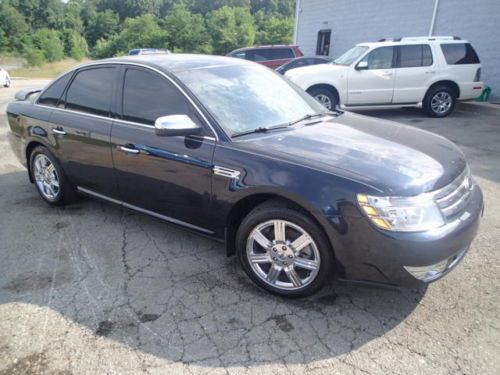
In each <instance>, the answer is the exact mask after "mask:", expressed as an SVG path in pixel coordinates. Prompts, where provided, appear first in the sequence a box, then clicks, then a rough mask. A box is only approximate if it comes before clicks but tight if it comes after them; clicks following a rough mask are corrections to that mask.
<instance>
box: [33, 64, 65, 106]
mask: <svg viewBox="0 0 500 375" xmlns="http://www.w3.org/2000/svg"><path fill="white" fill-rule="evenodd" d="M72 75H73V72H71V73H68V74H66V75H64V76H62V77H61V78H59V79H58V80H57V81H55V82H54V83H53V84H52V85H51V86H50V87H49V88H48V89H47V90H45V91H44V93H43V94H42V95H41V96H40V98H39V99H38V103H39V104H43V105H48V106H51V107H55V106H57V102H58V101H59V99H60V98H61V96H62V94H63V92H64V89H65V88H66V86H67V85H68V82H69V80H70V79H71V76H72Z"/></svg>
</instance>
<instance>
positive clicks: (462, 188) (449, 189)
mask: <svg viewBox="0 0 500 375" xmlns="http://www.w3.org/2000/svg"><path fill="white" fill-rule="evenodd" d="M473 189H474V184H473V183H472V178H471V176H470V172H469V168H468V167H467V168H466V169H465V171H464V172H462V174H460V176H458V177H457V178H456V179H455V180H454V181H453V182H452V183H450V184H449V185H447V186H445V187H444V188H443V189H441V190H440V191H438V192H437V193H436V195H435V197H434V199H435V200H436V202H437V205H438V207H439V208H440V210H441V212H442V213H443V216H444V217H445V218H446V219H447V220H453V219H455V218H456V217H458V216H460V215H462V213H463V212H464V209H465V207H466V206H467V202H468V200H469V197H470V195H471V192H472V190H473Z"/></svg>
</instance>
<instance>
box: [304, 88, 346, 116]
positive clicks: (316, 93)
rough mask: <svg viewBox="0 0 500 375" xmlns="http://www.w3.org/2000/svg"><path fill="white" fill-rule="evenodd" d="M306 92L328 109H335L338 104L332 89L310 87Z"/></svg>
mask: <svg viewBox="0 0 500 375" xmlns="http://www.w3.org/2000/svg"><path fill="white" fill-rule="evenodd" d="M307 92H308V93H309V95H311V96H312V97H313V98H314V99H316V100H317V101H318V102H319V103H320V104H322V105H323V107H325V108H326V109H328V110H329V111H333V110H335V108H336V107H337V106H338V105H339V98H338V96H337V94H336V93H335V92H333V90H328V89H326V88H323V87H318V88H313V89H310V90H308V91H307Z"/></svg>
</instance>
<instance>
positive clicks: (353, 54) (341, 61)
mask: <svg viewBox="0 0 500 375" xmlns="http://www.w3.org/2000/svg"><path fill="white" fill-rule="evenodd" d="M367 49H368V47H366V46H356V47H353V48H351V49H350V50H349V51H347V52H346V53H344V54H343V55H342V56H340V57H339V58H338V59H336V60H334V61H333V62H334V63H335V64H337V65H351V64H352V63H353V62H354V61H356V60H357V59H358V57H360V56H361V55H362V54H363V53H365V52H366V50H367Z"/></svg>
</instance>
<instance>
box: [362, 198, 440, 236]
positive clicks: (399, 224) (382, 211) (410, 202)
mask: <svg viewBox="0 0 500 375" xmlns="http://www.w3.org/2000/svg"><path fill="white" fill-rule="evenodd" d="M357 199H358V203H359V205H360V206H361V208H362V209H363V211H364V213H365V214H366V215H367V216H368V218H369V219H370V220H371V221H372V222H373V223H374V224H375V225H376V226H377V227H379V228H382V229H385V230H391V231H397V232H419V231H425V230H429V229H434V228H437V227H440V226H442V225H444V223H445V222H444V219H443V216H442V215H441V211H440V210H439V208H438V206H437V205H436V203H435V201H434V199H433V198H432V197H431V196H428V195H425V194H424V195H421V196H415V197H377V196H370V195H364V194H358V195H357Z"/></svg>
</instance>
